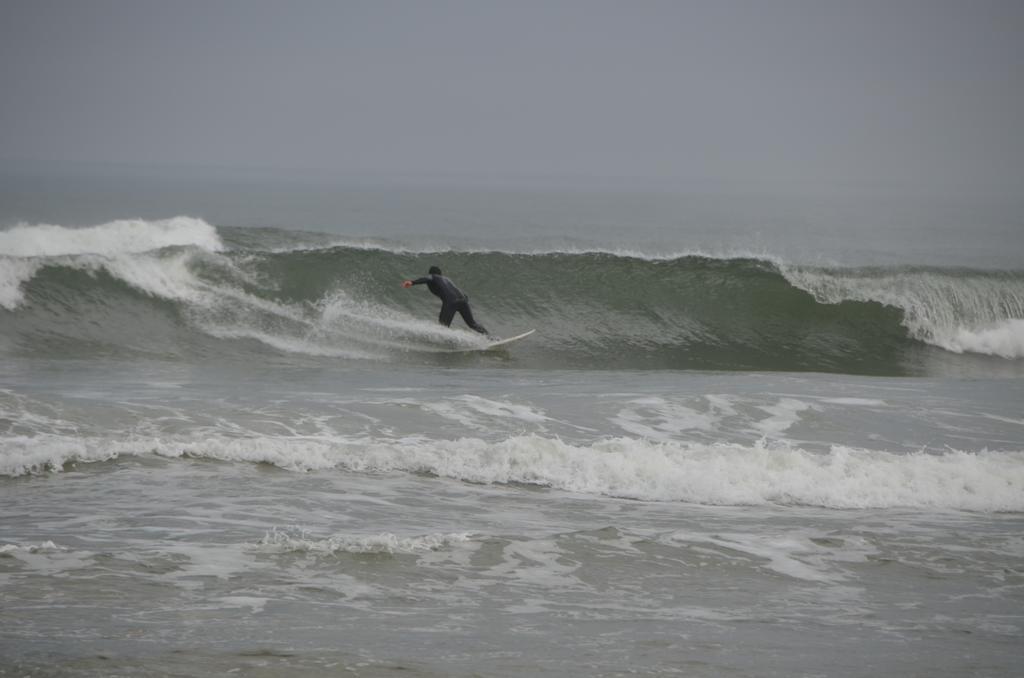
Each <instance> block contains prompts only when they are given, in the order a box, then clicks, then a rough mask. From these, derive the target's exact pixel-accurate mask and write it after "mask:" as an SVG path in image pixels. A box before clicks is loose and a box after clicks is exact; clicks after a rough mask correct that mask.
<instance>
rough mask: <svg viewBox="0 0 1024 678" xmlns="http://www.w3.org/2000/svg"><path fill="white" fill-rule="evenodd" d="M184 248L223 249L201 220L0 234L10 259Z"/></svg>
mask: <svg viewBox="0 0 1024 678" xmlns="http://www.w3.org/2000/svg"><path fill="white" fill-rule="evenodd" d="M185 245H192V246H195V247H200V248H202V249H205V250H209V251H211V252H219V251H221V250H222V249H224V245H223V243H222V242H221V240H220V237H219V236H218V235H217V230H216V229H215V228H214V227H213V226H211V225H210V224H208V223H206V222H205V221H203V220H202V219H193V218H192V217H174V218H172V219H161V220H156V221H145V220H143V219H122V220H118V221H111V222H109V223H106V224H100V225H98V226H89V227H85V228H69V227H67V226H57V225H54V224H19V225H18V226H15V227H13V228H10V229H7V230H3V231H0V254H2V255H6V256H11V257H55V256H62V255H74V254H102V255H107V256H110V255H114V254H124V253H130V252H135V253H137V252H149V251H152V250H158V249H162V248H164V247H173V246H179V247H180V246H185Z"/></svg>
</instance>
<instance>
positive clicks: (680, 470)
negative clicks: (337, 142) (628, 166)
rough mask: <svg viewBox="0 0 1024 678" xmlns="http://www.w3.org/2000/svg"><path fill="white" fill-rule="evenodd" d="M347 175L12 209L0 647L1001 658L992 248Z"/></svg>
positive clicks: (582, 670)
mask: <svg viewBox="0 0 1024 678" xmlns="http://www.w3.org/2000/svg"><path fill="white" fill-rule="evenodd" d="M281 190H282V191H286V190H287V189H286V188H283V187H282V188H281ZM295 190H298V189H295ZM352 190H353V191H355V189H352ZM355 193H358V191H355ZM297 195H299V194H297ZM353 195H354V194H353V192H352V191H349V192H348V193H343V196H344V197H347V198H352V196H353ZM376 195H378V194H377V193H372V194H371V193H367V194H366V195H362V196H361V198H360V199H361V202H359V205H360V206H361V209H360V210H359V211H352V212H346V211H345V210H344V209H343V208H342V207H339V204H338V203H336V202H332V203H330V205H331V207H332V209H330V210H328V209H327V208H326V207H324V206H323V205H320V206H319V207H318V206H317V205H313V206H312V207H310V211H309V213H308V214H307V213H304V214H306V216H307V217H308V219H307V220H306V221H300V220H299V219H298V218H296V219H295V220H293V221H288V222H285V223H263V222H260V221H252V220H247V219H246V218H243V214H252V213H253V212H254V211H255V210H256V208H255V207H253V206H249V207H248V208H247V209H246V210H245V211H244V212H243V211H236V212H231V211H230V210H227V211H226V212H225V211H224V210H221V211H218V209H219V208H218V205H219V203H209V204H203V203H202V198H201V196H193V198H194V200H192V201H191V202H192V203H193V204H194V205H196V211H189V209H187V208H188V207H189V205H185V206H184V208H182V209H175V210H174V211H170V210H168V211H163V212H162V213H161V214H159V215H154V214H148V213H143V214H142V215H141V216H139V217H132V218H125V217H126V216H128V215H130V214H134V212H120V213H118V214H115V215H114V216H113V217H110V216H109V215H104V216H103V217H102V218H87V217H86V216H84V212H83V216H81V217H80V218H78V219H75V220H70V219H69V220H60V219H56V218H50V216H49V215H47V214H45V213H44V212H45V210H41V212H40V216H39V218H32V219H25V218H24V215H15V217H16V218H11V219H8V220H7V221H4V222H3V223H4V224H5V226H4V227H3V228H0V516H2V517H0V596H2V599H3V601H4V604H3V606H4V611H5V614H6V615H8V616H9V617H10V618H11V619H13V620H17V622H18V623H12V624H8V625H5V627H4V629H3V630H2V631H0V675H7V673H10V674H11V675H14V674H18V675H22V674H26V675H60V676H65V675H66V676H107V675H169V674H174V675H188V676H205V675H212V674H220V673H225V674H227V673H244V674H246V675H281V674H283V673H288V674H289V675H291V674H296V675H309V676H322V675H323V676H326V675H351V676H384V675H392V674H397V673H401V674H403V675H418V676H440V675H467V676H468V675H488V676H520V675H608V676H610V675H622V674H626V673H638V674H641V675H654V674H663V673H681V674H684V675H693V676H720V675H724V674H732V675H740V676H791V675H801V671H802V670H803V669H802V668H801V667H806V666H807V665H808V661H807V658H808V657H811V658H813V660H814V661H813V665H814V666H816V667H820V670H821V673H822V674H823V675H832V676H859V675H866V674H869V673H870V674H882V675H929V676H962V675H993V676H995V675H1013V674H1015V673H1017V672H1019V668H1020V666H1021V665H1024V656H1022V654H1021V649H1020V647H1021V644H1020V638H1021V636H1022V634H1024V614H1022V612H1021V610H1022V609H1024V539H1022V538H1021V534H1022V533H1024V532H1022V530H1024V416H1022V412H1024V407H1022V406H1024V380H1022V377H1024V266H1021V265H1015V263H1014V261H1013V259H1014V257H1012V256H1006V257H1003V258H999V257H997V256H995V255H993V256H991V257H989V258H987V259H986V258H985V257H983V256H972V257H970V258H967V257H966V255H965V257H964V258H963V259H960V258H958V256H959V255H958V252H960V251H963V252H965V253H966V252H968V249H969V248H968V247H967V244H966V243H967V242H968V241H973V239H974V238H975V236H973V235H970V234H965V235H963V239H964V240H963V242H962V243H960V242H956V243H938V244H937V243H935V242H932V241H928V240H927V239H926V238H924V237H912V236H913V234H909V235H908V234H904V235H905V236H906V237H905V238H903V239H900V238H895V237H894V238H891V239H889V240H887V241H884V242H887V243H890V244H891V243H893V242H902V243H904V244H903V245H902V249H899V248H897V249H896V250H895V251H888V250H887V251H885V252H872V251H867V252H866V253H865V251H866V248H867V247H868V245H867V244H865V243H863V242H858V243H854V244H855V245H856V247H852V246H851V247H849V248H846V249H842V250H840V249H835V250H830V249H828V247H825V246H820V247H818V246H819V245H820V243H815V246H816V247H818V249H817V250H815V251H814V252H813V253H812V254H807V253H806V252H805V251H801V250H800V246H803V245H805V244H806V243H805V239H804V238H802V233H801V232H799V231H797V230H794V231H792V232H789V231H786V230H784V229H783V230H781V231H779V232H777V233H774V234H773V237H772V238H770V239H765V238H763V237H761V238H746V237H740V236H741V235H743V234H742V233H739V232H736V233H732V235H730V237H724V236H722V235H721V234H720V233H717V232H713V231H712V230H708V231H700V230H699V229H697V230H695V231H692V232H687V233H686V237H680V238H675V239H673V238H671V237H669V236H667V235H666V233H670V232H671V229H668V227H666V226H665V225H664V224H652V223H644V222H643V221H642V219H640V217H638V219H639V221H638V222H637V224H635V225H634V226H632V227H631V225H630V224H618V223H616V224H611V225H606V226H602V225H601V223H600V222H598V223H597V225H596V226H594V227H593V228H592V229H591V231H590V233H591V237H589V238H587V239H584V238H579V237H576V235H575V233H576V231H574V229H573V224H574V223H575V219H576V215H578V214H591V213H593V212H588V211H587V210H586V209H583V208H584V207H586V205H582V206H581V208H580V211H575V210H572V209H568V208H566V211H565V212H564V213H558V212H557V211H553V210H552V209H541V208H540V206H544V205H546V206H548V208H550V206H551V205H552V204H554V203H552V202H545V200H546V199H547V198H545V196H543V195H541V196H539V197H537V198H536V202H524V201H523V199H522V198H523V197H522V196H519V195H509V196H505V197H504V198H502V197H501V196H490V197H491V198H492V199H493V200H492V202H491V203H489V204H490V205H491V206H492V207H493V210H491V211H488V215H489V216H487V217H486V218H482V217H481V218H477V216H476V215H477V212H474V211H472V210H470V209H469V207H467V206H465V205H463V206H462V207H460V205H462V203H460V202H459V200H460V199H463V198H460V196H461V195H462V194H455V193H453V194H451V195H449V194H444V196H442V197H444V198H445V200H448V201H450V202H445V203H444V204H448V205H451V209H450V210H449V211H445V212H443V213H440V216H438V214H434V215H431V213H430V212H429V211H424V210H423V209H422V207H423V203H422V202H417V200H418V198H417V197H416V196H418V195H420V194H418V193H417V194H415V195H413V196H411V197H410V196H405V198H406V199H405V200H394V201H391V200H389V201H387V202H386V203H385V202H383V201H382V202H381V203H380V204H379V205H378V206H377V207H374V208H373V209H367V208H366V205H373V204H375V203H373V201H372V199H371V198H372V197H373V196H376ZM367 196H369V197H367ZM128 197H129V198H130V197H131V196H128ZM299 197H302V198H303V199H305V197H306V194H304V193H303V194H301V195H300V196H299ZM357 197H359V196H357ZM398 197H402V196H401V195H399V196H398ZM267 199H268V200H269V198H267ZM432 200H435V202H436V201H441V199H440V197H438V196H434V198H432ZM502 200H506V201H507V202H502ZM574 200H584V197H581V196H579V195H573V196H567V197H563V198H562V199H561V202H559V203H558V204H559V205H570V207H571V206H572V205H574V204H575V203H573V201H574ZM129 202H130V201H129ZM180 202H181V203H184V202H189V201H180ZM441 202H444V201H441ZM225 204H233V203H232V202H231V201H229V200H225ZM325 204H326V203H325ZM431 204H434V203H431ZM437 204H440V203H437ZM473 204H476V203H473ZM631 204H632V203H631ZM68 205H69V206H70V205H71V203H68ZM524 205H526V206H524ZM258 206H259V205H257V207H258ZM175 207H176V208H177V207H179V204H176V205H175ZM264 207H267V210H268V212H267V213H270V211H269V206H268V205H264ZM334 207H338V209H337V211H335V210H334V209H333V208H334ZM669 207H671V209H669ZM677 208H678V205H676V204H675V203H672V204H671V205H669V206H668V207H664V209H662V210H661V211H660V212H659V213H671V212H672V210H675V209H677ZM317 209H319V210H320V211H319V212H318V211H316V210H317ZM680 209H681V208H680ZM403 210H404V211H403ZM182 214H193V215H196V214H201V215H202V216H201V217H200V216H174V215H182ZM614 214H615V216H616V218H620V217H622V215H623V214H624V213H623V212H622V211H621V210H620V211H617V212H615V213H614ZM310 215H311V216H310ZM339 215H340V216H339ZM452 215H455V216H452ZM468 215H472V218H471V217H470V216H468ZM6 216H7V215H3V214H0V217H6ZM431 219H433V220H434V221H431ZM595 219H596V217H595ZM609 219H610V217H609ZM723 221H724V220H723ZM412 223H417V224H425V225H421V226H419V230H418V231H416V232H413V231H414V229H413V228H412V227H410V226H408V224H412ZM524 223H525V224H531V223H543V224H544V226H545V229H546V230H545V231H544V232H543V233H540V231H539V230H531V229H530V228H528V227H523V228H522V232H523V234H524V235H522V237H518V238H509V237H505V235H504V234H505V233H507V232H511V231H515V230H517V229H518V228H519V227H520V226H521V225H522V224H524ZM602 229H604V230H602ZM921 232H922V233H924V232H925V231H924V230H922V231H921ZM594 234H596V235H594ZM733 236H735V237H733ZM766 241H767V244H766ZM878 242H882V241H878ZM918 243H920V245H918ZM939 245H942V248H941V252H940V254H941V256H940V255H939V254H936V252H939V251H940V250H939V249H937V248H938V247H939ZM960 245H963V246H962V247H960ZM1004 245H1005V244H1004ZM929 247H931V248H932V249H927V248H929ZM998 249H1000V250H1001V251H1003V252H1009V251H1010V250H1011V249H1012V247H1010V246H1002V247H1000V248H998ZM850 251H855V252H856V256H854V255H849V252H850ZM977 251H978V250H977V248H975V249H973V250H970V252H974V253H976V252H977ZM431 265H440V266H441V267H442V268H443V269H444V270H445V272H446V274H448V275H450V276H451V277H452V278H453V279H454V280H455V281H456V282H457V284H458V285H459V286H460V287H461V288H463V289H464V290H465V291H466V292H468V293H469V295H470V297H471V299H472V303H473V309H474V314H475V315H476V316H477V317H478V319H479V320H480V321H481V322H482V323H483V324H485V325H486V326H487V327H488V328H489V329H490V330H491V331H492V332H494V333H495V334H497V335H501V336H511V335H513V334H517V333H519V332H522V331H525V330H527V329H531V328H536V329H537V332H536V334H534V335H532V336H531V337H529V338H528V339H525V340H523V341H521V342H519V343H517V344H515V345H514V346H513V347H511V348H510V349H509V350H507V351H501V352H487V351H482V350H476V349H482V348H483V347H484V344H485V340H484V339H482V338H481V337H479V336H478V335H476V334H475V333H473V332H471V331H469V330H468V329H467V328H465V327H462V326H461V325H460V323H461V321H460V320H459V319H456V323H455V325H454V326H453V327H452V328H444V327H440V326H439V325H438V324H437V320H436V316H437V311H438V302H437V300H436V299H435V298H433V297H432V296H430V295H429V294H427V293H426V292H425V291H424V290H422V289H412V290H404V289H402V288H401V287H400V283H401V281H402V280H404V279H407V278H411V277H415V276H419V275H422V274H424V273H425V272H426V270H427V268H428V267H429V266H431Z"/></svg>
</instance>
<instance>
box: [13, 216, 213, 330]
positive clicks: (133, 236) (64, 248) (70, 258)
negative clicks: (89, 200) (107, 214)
mask: <svg viewBox="0 0 1024 678" xmlns="http://www.w3.org/2000/svg"><path fill="white" fill-rule="evenodd" d="M172 246H178V247H182V246H192V247H197V248H200V249H202V250H206V251H209V252H219V251H221V250H223V249H224V245H223V243H222V242H221V240H220V237H219V236H218V235H217V231H216V229H215V228H214V227H213V226H211V225H210V224H208V223H206V222H205V221H203V220H201V219H193V218H191V217H174V218H173V219H164V220H158V221H144V220H141V219H134V220H121V221H112V222H109V223H106V224H101V225H99V226H90V227H86V228H69V227H66V226H57V225H53V224H34V225H30V224H21V225H18V226H15V227H13V228H10V229H7V230H3V231H0V306H3V307H4V308H6V309H8V310H13V309H15V308H17V306H18V305H19V304H20V303H21V302H22V301H23V300H24V291H23V290H22V289H21V286H22V285H23V284H24V283H26V282H28V281H29V280H31V279H32V277H33V276H35V274H36V273H37V272H38V271H39V269H40V268H41V267H42V266H44V265H45V264H46V263H58V264H59V265H62V266H67V267H70V268H78V269H80V270H85V271H88V272H95V271H98V270H100V269H106V270H107V271H108V272H109V273H110V274H111V275H113V276H114V277H117V278H121V279H123V280H124V281H125V282H127V283H128V284H130V285H133V286H134V287H137V288H138V289H140V290H142V291H144V292H147V293H149V294H153V295H156V296H161V297H166V298H172V299H180V298H183V297H189V296H192V295H193V294H194V289H193V288H194V285H193V283H194V282H195V278H194V276H192V275H191V274H190V273H188V272H187V270H185V266H186V263H187V258H186V257H171V258H157V257H155V256H145V253H147V252H154V251H155V250H159V249H162V248H165V247H172Z"/></svg>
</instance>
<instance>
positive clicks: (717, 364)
mask: <svg viewBox="0 0 1024 678" xmlns="http://www.w3.org/2000/svg"><path fill="white" fill-rule="evenodd" d="M19 229H20V230H19ZM33 229H35V231H36V232H35V234H34V236H33V237H29V236H28V235H26V233H28V232H29V231H32V230H33ZM55 229H56V230H55ZM235 230H239V229H235ZM135 231H138V233H135ZM82 232H88V233H85V234H84V235H83V234H82ZM12 234H15V235H12ZM3 235H5V236H7V237H9V238H14V239H13V240H11V241H10V242H15V243H16V244H17V251H18V252H20V253H21V254H22V255H24V256H21V255H19V256H2V257H0V263H2V264H3V265H2V266H0V309H6V311H7V312H9V313H12V314H13V315H9V316H8V317H7V318H5V322H4V324H3V326H2V327H0V333H3V334H5V335H7V339H8V341H7V342H4V343H6V344H7V345H12V346H24V347H29V349H28V350H33V351H34V350H45V349H46V348H47V347H48V346H49V345H51V344H52V343H53V340H54V338H58V337H59V338H61V339H62V341H61V342H60V350H61V351H62V352H63V353H66V352H67V351H68V349H69V347H73V346H74V345H75V344H76V342H80V343H88V344H89V345H105V346H108V350H109V351H116V350H117V344H118V342H123V343H124V344H130V345H132V346H138V345H140V344H142V345H154V346H161V347H163V348H162V349H161V351H162V352H163V353H177V354H186V353H187V351H188V350H190V346H203V347H204V350H205V349H206V348H207V347H208V346H209V343H208V342H205V341H195V342H191V343H190V344H189V343H186V344H185V345H184V346H183V347H182V344H181V342H178V343H177V344H176V345H175V346H173V347H168V346H166V343H167V340H165V339H163V337H165V336H167V334H168V332H167V331H166V318H167V313H168V306H167V304H168V303H169V304H171V309H172V311H173V313H174V315H175V319H176V320H177V321H178V322H179V324H181V325H184V326H185V327H187V328H188V330H189V331H191V332H194V333H198V334H199V335H201V336H202V338H203V339H208V338H213V339H219V340H223V341H226V342H238V341H251V342H254V344H257V345H259V346H261V347H263V349H265V350H269V351H276V352H280V353H282V354H285V355H301V356H312V357H317V356H319V357H340V358H344V359H354V360H378V361H383V362H388V361H403V360H409V359H415V358H410V356H411V355H415V354H430V353H443V352H446V351H452V350H467V349H480V348H483V342H482V341H481V338H480V337H478V336H475V335H474V334H473V333H471V332H468V331H453V330H452V329H446V328H443V327H440V326H439V325H438V324H437V323H436V321H435V314H436V312H437V306H436V300H434V299H433V298H432V297H430V296H425V295H424V294H423V291H422V290H421V289H414V290H402V289H401V288H400V287H399V285H398V283H399V282H400V281H401V280H403V279H405V278H409V277H414V276H417V275H420V274H422V273H424V272H425V271H426V269H427V267H428V266H430V265H433V264H443V268H444V269H445V270H446V271H448V272H450V273H451V275H452V277H453V278H454V279H455V280H456V281H457V282H458V283H459V284H460V286H463V287H464V288H465V289H466V291H467V292H469V293H470V296H471V297H472V299H473V304H474V313H475V314H476V315H477V317H478V319H479V320H480V321H481V322H482V323H483V324H484V325H486V326H487V327H488V328H489V329H491V331H492V332H495V333H497V334H499V335H505V336H508V335H510V334H516V333H519V332H522V331H524V330H526V329H530V328H536V329H537V330H538V332H537V334H536V335H535V336H534V337H531V339H530V340H529V342H528V343H525V344H523V347H522V348H523V350H522V351H517V354H518V355H521V356H528V358H529V361H528V363H527V362H521V363H518V364H520V365H523V366H528V367H538V368H549V367H554V366H558V367H581V368H589V369H615V368H625V369H666V368H667V369H711V370H719V369H725V370H733V369H738V370H789V371H807V370H810V371H822V372H845V373H856V374H884V375H892V374H907V373H914V370H915V369H920V368H918V367H916V366H918V365H921V364H923V362H924V361H922V360H921V359H920V357H919V356H918V355H917V354H918V353H919V352H920V351H922V350H925V348H926V347H930V348H929V349H927V350H933V351H939V350H941V351H945V352H948V353H949V354H962V353H971V354H975V355H985V356H992V357H994V358H999V359H1008V360H1018V359H1021V358H1024V332H1022V327H1024V325H1022V323H1024V272H1012V271H976V270H964V269H936V268H920V267H893V268H885V269H879V268H841V267H808V266H796V265H792V264H787V263H785V262H782V261H780V260H778V259H775V258H773V257H770V256H767V255H756V254H750V256H735V255H729V256H721V257H718V256H716V255H710V254H706V253H699V254H698V253H665V254H662V255H656V256H649V255H647V254H644V253H636V252H629V251H628V250H608V251H600V250H578V251H576V250H571V248H570V249H567V250H552V251H539V250H538V251H533V252H520V253H511V252H497V251H469V250H458V251H457V250H451V251H444V252H440V251H439V252H429V253H428V252H427V251H426V250H414V249H404V248H401V247H383V248H378V247H377V246H376V245H372V244H370V243H368V242H363V243H360V242H354V241H346V242H347V244H345V245H339V244H336V243H335V244H330V243H323V242H320V243H318V244H317V245H316V246H309V247H307V246H306V245H308V244H309V243H306V245H303V244H302V243H303V242H305V241H304V240H303V237H304V236H302V235H301V234H300V235H296V236H295V243H294V244H295V245H296V246H295V247H294V248H291V249H289V248H287V247H285V248H283V249H282V248H277V249H274V248H271V249H270V250H267V249H261V245H260V243H261V242H262V241H261V239H260V237H259V236H258V234H255V235H254V234H252V233H250V232H249V231H244V235H245V236H246V237H248V239H249V241H247V242H248V246H247V247H245V248H233V249H232V248H227V247H225V246H224V245H223V243H222V241H221V239H220V236H218V234H217V232H216V231H215V229H213V227H212V226H210V225H209V224H206V223H205V222H203V221H201V220H196V219H190V218H187V217H179V218H176V219H171V220H167V221H163V222H127V221H125V222H111V223H110V224H106V225H103V226H98V227H93V228H92V229H67V228H63V227H50V226H37V227H18V228H17V229H13V230H11V231H7V232H3ZM44 236H45V237H44ZM50 236H52V237H53V238H54V242H52V243H51V242H49V240H47V238H49V237H50ZM238 237H239V236H235V239H236V240H237V239H238ZM263 240H265V241H267V242H272V243H277V244H279V243H280V241H281V240H287V237H286V235H285V234H282V233H276V232H275V234H274V235H273V237H272V238H271V237H270V236H265V237H264V238H263ZM37 241H38V242H37ZM33 243H36V244H33ZM38 243H45V244H38ZM146 304H150V305H151V308H150V311H149V312H146V311H145V309H144V307H145V306H146ZM0 312H3V310H0ZM96 313H101V314H102V319H98V318H97V317H96V316H95V314H96ZM150 324H152V325H154V326H155V327H156V329H154V330H153V332H152V335H153V336H154V338H153V339H152V340H151V339H150V337H149V335H146V334H145V328H146V327H148V326H149V325H150ZM99 327H102V328H104V331H102V332H100V331H99V330H97V328H99ZM454 327H455V328H458V327H460V324H459V321H456V324H455V326H454ZM140 333H142V334H143V337H145V338H146V341H143V342H138V341H132V337H136V336H138V335H139V334H140ZM40 337H45V338H46V339H47V341H40V340H39V338H40ZM227 350H229V351H230V352H231V353H232V354H237V352H238V351H239V350H242V351H245V350H248V349H246V348H245V347H244V346H243V347H241V348H239V346H238V345H237V344H233V345H232V346H230V347H229V348H228V349H227Z"/></svg>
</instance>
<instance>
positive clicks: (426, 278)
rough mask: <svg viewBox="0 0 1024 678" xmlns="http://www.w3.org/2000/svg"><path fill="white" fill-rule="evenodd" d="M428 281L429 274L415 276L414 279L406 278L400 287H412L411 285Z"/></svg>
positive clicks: (423, 283)
mask: <svg viewBox="0 0 1024 678" xmlns="http://www.w3.org/2000/svg"><path fill="white" fill-rule="evenodd" d="M428 282H430V276H429V275H428V276H427V277H425V278H416V279H415V280H406V281H404V282H403V283H402V287H407V288H408V287H412V286H413V285H425V284H426V283H428Z"/></svg>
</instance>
